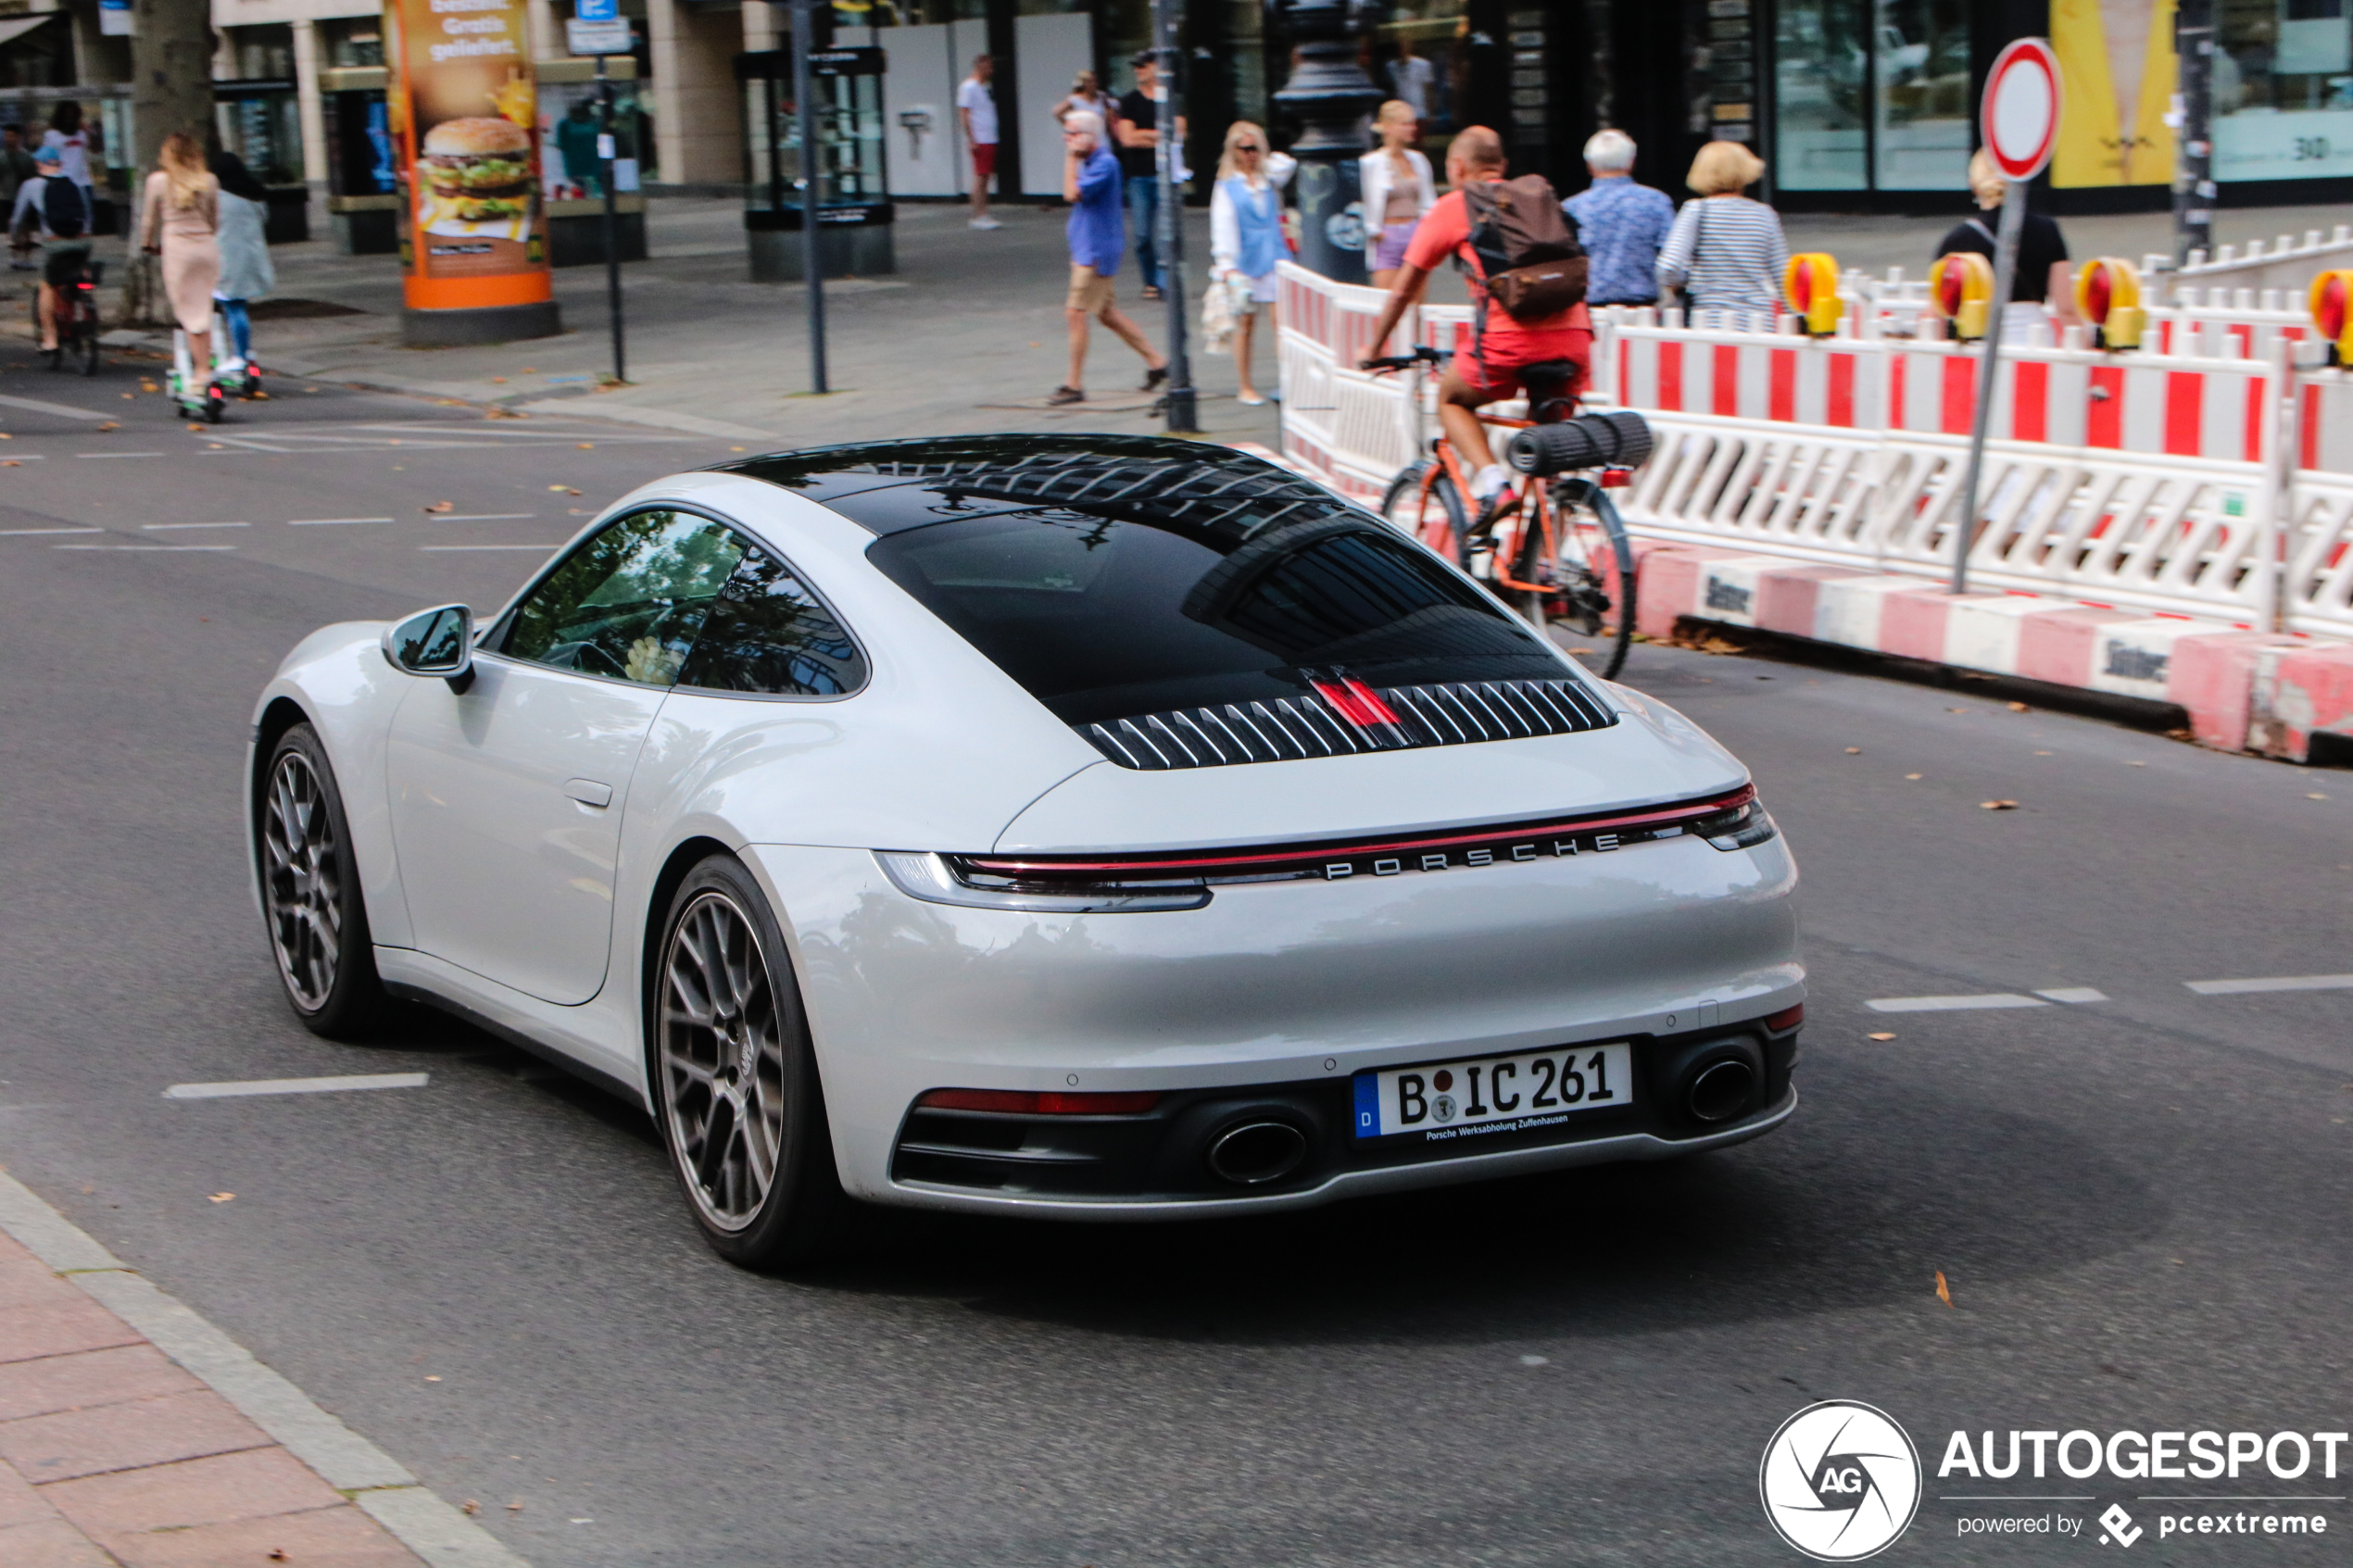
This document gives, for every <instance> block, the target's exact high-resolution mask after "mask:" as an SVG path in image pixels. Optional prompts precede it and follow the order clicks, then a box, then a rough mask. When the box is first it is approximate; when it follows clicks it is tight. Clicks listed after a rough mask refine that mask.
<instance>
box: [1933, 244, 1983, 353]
mask: <svg viewBox="0 0 2353 1568" xmlns="http://www.w3.org/2000/svg"><path fill="white" fill-rule="evenodd" d="M1993 300H1994V264H1993V263H1992V262H1990V261H1987V260H1986V259H1985V257H1982V256H1980V255H1978V254H1977V252H1975V251H1973V250H1955V251H1947V252H1945V253H1944V255H1943V256H1940V257H1937V258H1936V265H1935V266H1933V267H1931V268H1930V269H1929V273H1928V301H1929V305H1930V306H1931V307H1932V308H1933V309H1934V310H1935V311H1936V313H1937V314H1938V315H1939V316H1942V317H1944V319H1945V320H1949V321H1951V322H1952V323H1953V335H1954V336H1955V337H1957V338H1981V337H1983V336H1984V335H1985V313H1986V310H1987V309H1988V307H1990V306H1991V305H1992V304H1993Z"/></svg>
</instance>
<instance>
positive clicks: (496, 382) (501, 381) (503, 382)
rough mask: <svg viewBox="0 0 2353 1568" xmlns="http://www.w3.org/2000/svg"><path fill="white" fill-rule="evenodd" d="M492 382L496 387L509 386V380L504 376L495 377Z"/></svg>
mask: <svg viewBox="0 0 2353 1568" xmlns="http://www.w3.org/2000/svg"><path fill="white" fill-rule="evenodd" d="M490 380H491V383H492V384H493V385H495V386H504V385H506V384H507V378H506V377H504V376H493V377H491V378H490Z"/></svg>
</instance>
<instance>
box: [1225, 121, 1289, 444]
mask: <svg viewBox="0 0 2353 1568" xmlns="http://www.w3.org/2000/svg"><path fill="white" fill-rule="evenodd" d="M1297 167H1298V163H1297V161H1296V160H1295V159H1293V158H1291V157H1290V156H1289V155H1287V154H1284V153H1278V152H1275V151H1273V150H1272V149H1271V148H1269V147H1268V145H1267V143H1266V132H1265V131H1264V130H1262V129H1260V128H1259V127H1258V126H1257V125H1255V124H1253V123H1252V122H1251V121H1250V120H1247V119H1238V120H1236V121H1234V123H1233V124H1232V125H1230V126H1228V127H1227V129H1226V151H1225V156H1223V157H1220V158H1219V159H1218V160H1217V183H1216V184H1215V185H1214V186H1212V187H1211V189H1210V193H1209V275H1210V279H1211V286H1212V287H1214V288H1219V289H1223V290H1224V291H1226V307H1227V311H1228V312H1229V313H1230V314H1231V315H1232V317H1233V319H1234V321H1235V336H1236V339H1237V342H1236V344H1235V347H1234V366H1235V371H1236V379H1237V380H1238V381H1239V383H1240V398H1241V401H1242V402H1244V403H1247V404H1249V405H1251V406H1252V408H1256V407H1258V406H1259V405H1261V404H1264V403H1265V401H1266V399H1265V398H1264V397H1262V396H1260V395H1259V392H1258V388H1257V387H1256V386H1254V385H1253V384H1252V382H1251V378H1250V350H1251V339H1252V333H1253V331H1254V329H1255V327H1256V325H1257V321H1258V318H1259V317H1260V316H1261V315H1264V316H1265V318H1266V331H1267V335H1268V336H1270V337H1271V336H1273V335H1274V331H1275V265H1276V263H1277V262H1279V261H1280V260H1282V258H1283V257H1284V255H1285V254H1286V250H1285V246H1284V245H1283V187H1284V185H1286V184H1288V183H1289V182H1290V176H1291V170H1292V169H1296V168H1297ZM1277 344H1278V348H1277V352H1278V353H1279V340H1277Z"/></svg>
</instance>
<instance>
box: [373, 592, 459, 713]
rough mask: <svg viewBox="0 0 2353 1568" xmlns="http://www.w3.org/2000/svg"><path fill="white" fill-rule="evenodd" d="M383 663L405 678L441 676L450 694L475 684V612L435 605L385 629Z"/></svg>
mask: <svg viewBox="0 0 2353 1568" xmlns="http://www.w3.org/2000/svg"><path fill="white" fill-rule="evenodd" d="M383 646H384V662H385V663H387V664H389V665H391V666H392V667H393V668H394V669H395V670H397V671H400V672H401V673H402V674H404V675H438V676H440V677H441V678H442V679H443V680H446V681H447V682H448V683H449V689H450V690H451V691H457V692H462V691H464V690H465V689H466V688H467V687H468V686H471V685H472V684H474V612H473V611H472V610H471V609H469V608H466V607H465V606H464V605H436V606H434V608H431V609H421V610H419V611H418V612H417V613H416V614H414V615H412V616H410V617H409V619H408V620H406V621H396V622H394V623H393V624H392V625H390V626H387V627H385V628H384V645H383Z"/></svg>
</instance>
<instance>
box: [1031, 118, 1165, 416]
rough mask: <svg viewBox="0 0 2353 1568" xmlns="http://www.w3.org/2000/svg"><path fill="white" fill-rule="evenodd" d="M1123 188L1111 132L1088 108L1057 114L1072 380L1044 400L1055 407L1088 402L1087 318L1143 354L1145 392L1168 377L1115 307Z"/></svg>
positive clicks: (1123, 245) (1155, 353) (1123, 237)
mask: <svg viewBox="0 0 2353 1568" xmlns="http://www.w3.org/2000/svg"><path fill="white" fill-rule="evenodd" d="M1121 183H1122V180H1121V177H1120V172H1119V159H1118V157H1117V156H1116V155H1114V153H1113V152H1112V150H1111V134H1110V132H1108V131H1107V130H1106V129H1105V128H1104V125H1103V118H1102V116H1101V115H1099V114H1097V113H1095V112H1094V111H1093V110H1092V109H1073V110H1072V111H1071V112H1070V113H1069V114H1067V115H1065V116H1063V200H1064V201H1066V202H1068V203H1070V222H1069V223H1068V224H1067V225H1066V227H1065V230H1064V232H1066V233H1067V234H1068V236H1069V239H1070V295H1069V297H1068V298H1066V299H1065V300H1063V316H1064V317H1065V318H1066V319H1067V320H1069V322H1070V380H1068V381H1066V382H1064V383H1063V384H1062V385H1060V386H1058V387H1056V388H1055V389H1054V390H1053V394H1052V395H1051V396H1049V397H1048V398H1047V399H1046V401H1047V402H1048V403H1049V404H1051V405H1054V406H1055V407H1060V406H1062V405H1063V404H1066V403H1079V402H1083V401H1085V400H1086V396H1087V394H1086V391H1085V387H1086V384H1087V338H1088V327H1087V319H1088V317H1089V316H1092V317H1094V318H1095V319H1096V320H1100V321H1101V322H1102V324H1103V325H1104V326H1106V327H1109V328H1110V329H1111V330H1112V331H1113V332H1115V333H1117V334H1118V336H1119V340H1120V341H1121V342H1122V343H1125V344H1126V345H1127V346H1128V347H1130V348H1132V349H1134V350H1135V351H1136V352H1137V353H1139V354H1140V355H1142V356H1143V357H1144V364H1145V366H1146V370H1145V372H1144V386H1143V390H1144V391H1146V392H1150V391H1151V390H1153V389H1154V388H1155V387H1157V386H1159V385H1160V383H1163V382H1164V381H1166V380H1167V379H1168V361H1167V360H1166V359H1165V358H1162V357H1161V354H1160V352H1159V351H1158V350H1157V349H1155V348H1153V347H1152V345H1151V344H1149V343H1147V342H1145V341H1144V334H1143V332H1141V331H1139V329H1138V328H1137V326H1136V323H1135V322H1133V321H1131V320H1128V319H1127V315H1126V312H1125V311H1123V310H1121V309H1120V308H1119V305H1118V303H1117V301H1116V300H1115V299H1114V295H1113V293H1112V280H1113V278H1114V275H1116V274H1117V272H1118V271H1119V253H1120V252H1121V251H1123V250H1125V249H1126V235H1125V234H1124V233H1123V232H1121V228H1120V185H1121Z"/></svg>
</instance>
